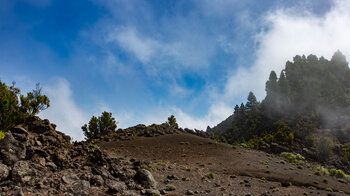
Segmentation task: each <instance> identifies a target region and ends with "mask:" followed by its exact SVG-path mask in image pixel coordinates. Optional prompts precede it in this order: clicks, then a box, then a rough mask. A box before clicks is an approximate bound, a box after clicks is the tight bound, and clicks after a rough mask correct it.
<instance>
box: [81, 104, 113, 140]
mask: <svg viewBox="0 0 350 196" xmlns="http://www.w3.org/2000/svg"><path fill="white" fill-rule="evenodd" d="M116 128H117V123H116V121H115V119H114V118H113V117H112V113H109V112H106V111H104V112H102V115H101V116H99V117H98V118H97V117H95V116H92V117H91V119H90V121H89V125H87V124H84V125H83V126H82V127H81V129H82V130H83V132H84V135H85V137H86V139H87V140H91V139H94V138H97V137H99V136H101V135H105V134H109V133H113V132H115V130H116Z"/></svg>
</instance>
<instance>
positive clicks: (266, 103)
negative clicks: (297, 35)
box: [208, 51, 350, 170]
mask: <svg viewBox="0 0 350 196" xmlns="http://www.w3.org/2000/svg"><path fill="white" fill-rule="evenodd" d="M349 89H350V69H349V67H348V62H347V61H346V58H345V56H344V55H343V54H342V53H341V52H340V51H337V52H335V53H334V55H333V57H332V59H331V60H327V59H325V58H323V57H320V58H318V57H316V56H315V55H309V56H307V57H305V56H304V55H303V56H299V55H297V56H295V57H294V59H293V62H289V61H288V62H287V63H286V65H285V68H284V69H283V70H282V71H281V73H280V75H279V77H277V74H276V73H275V72H274V71H271V74H270V76H269V79H268V80H267V82H266V88H265V90H266V97H265V98H264V100H262V101H261V102H258V101H257V100H256V97H255V95H254V93H253V92H250V93H249V95H248V99H247V103H246V104H243V103H242V104H241V105H240V106H238V105H236V107H235V110H234V113H233V114H232V115H231V116H229V117H228V118H227V119H226V120H224V121H223V122H221V123H219V124H218V125H217V126H215V127H213V128H210V127H209V128H208V130H209V131H211V132H212V133H213V134H215V136H216V137H217V138H222V137H225V140H228V141H229V142H230V143H242V142H245V143H247V144H248V145H249V146H251V147H253V148H256V149H261V150H267V151H269V146H270V145H271V144H274V145H275V144H278V145H282V146H285V147H286V148H287V149H289V150H291V151H293V152H295V153H300V154H303V155H305V156H307V157H308V158H310V159H312V160H314V161H320V162H323V163H327V164H330V165H333V166H335V167H340V168H342V169H344V170H348V168H349V166H350V162H349V158H350V156H349V151H350V143H348V142H349V141H350V138H349V134H348V133H349V122H350V94H349V92H350V91H349Z"/></svg>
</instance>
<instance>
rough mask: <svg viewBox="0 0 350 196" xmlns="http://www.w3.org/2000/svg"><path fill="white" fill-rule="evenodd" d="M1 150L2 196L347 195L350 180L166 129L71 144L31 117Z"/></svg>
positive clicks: (128, 131) (130, 130) (148, 128)
mask: <svg viewBox="0 0 350 196" xmlns="http://www.w3.org/2000/svg"><path fill="white" fill-rule="evenodd" d="M0 146H1V151H0V158H1V159H0V160H1V162H2V163H0V190H1V194H2V195H224V194H226V195H228V194H231V195H302V194H304V195H305V194H310V195H329V194H330V193H331V192H330V191H332V195H345V194H350V189H349V186H348V183H350V181H348V179H347V178H348V176H346V177H341V176H337V177H336V176H331V175H332V174H331V173H324V171H325V170H326V169H325V168H322V167H320V166H319V165H317V164H315V163H312V162H308V161H305V160H302V158H300V157H299V158H298V159H296V160H293V159H290V157H289V158H288V157H283V156H280V155H273V154H268V153H264V152H261V151H257V150H253V149H249V148H246V147H243V146H240V145H236V146H232V145H229V144H226V143H219V142H217V141H215V140H212V139H209V138H208V135H207V134H205V133H203V132H195V131H192V130H189V129H186V131H185V130H182V129H174V128H172V127H170V126H169V125H167V124H162V125H152V126H144V125H138V126H135V127H130V128H128V129H119V130H118V131H117V132H115V133H113V134H110V135H104V136H102V137H101V138H96V139H95V140H92V141H90V142H74V143H70V137H69V136H66V135H64V134H63V133H60V132H58V131H56V130H55V125H54V124H51V123H50V122H49V121H48V120H41V119H39V118H37V117H35V118H30V119H28V120H27V121H26V122H25V123H23V124H20V125H17V126H15V127H14V128H12V129H10V130H9V131H7V132H6V136H5V138H4V139H2V140H0ZM9 149H12V150H9ZM327 171H328V170H327ZM329 171H331V170H329Z"/></svg>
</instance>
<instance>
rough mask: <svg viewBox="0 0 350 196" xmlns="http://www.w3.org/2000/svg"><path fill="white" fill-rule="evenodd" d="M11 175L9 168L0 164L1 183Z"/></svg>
mask: <svg viewBox="0 0 350 196" xmlns="http://www.w3.org/2000/svg"><path fill="white" fill-rule="evenodd" d="M9 173H10V171H9V168H8V167H7V166H6V165H4V164H2V163H0V181H3V180H5V179H6V178H7V177H8V176H9Z"/></svg>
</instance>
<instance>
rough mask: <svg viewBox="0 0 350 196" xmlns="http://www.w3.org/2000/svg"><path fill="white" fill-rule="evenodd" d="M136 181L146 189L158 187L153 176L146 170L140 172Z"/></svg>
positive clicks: (136, 176)
mask: <svg viewBox="0 0 350 196" xmlns="http://www.w3.org/2000/svg"><path fill="white" fill-rule="evenodd" d="M134 179H135V180H136V181H137V182H139V183H140V184H141V185H142V186H144V187H145V188H155V187H156V186H157V182H156V181H155V180H154V178H153V175H152V174H151V172H149V171H148V170H146V169H141V170H139V171H138V172H137V173H136V175H135V177H134Z"/></svg>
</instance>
